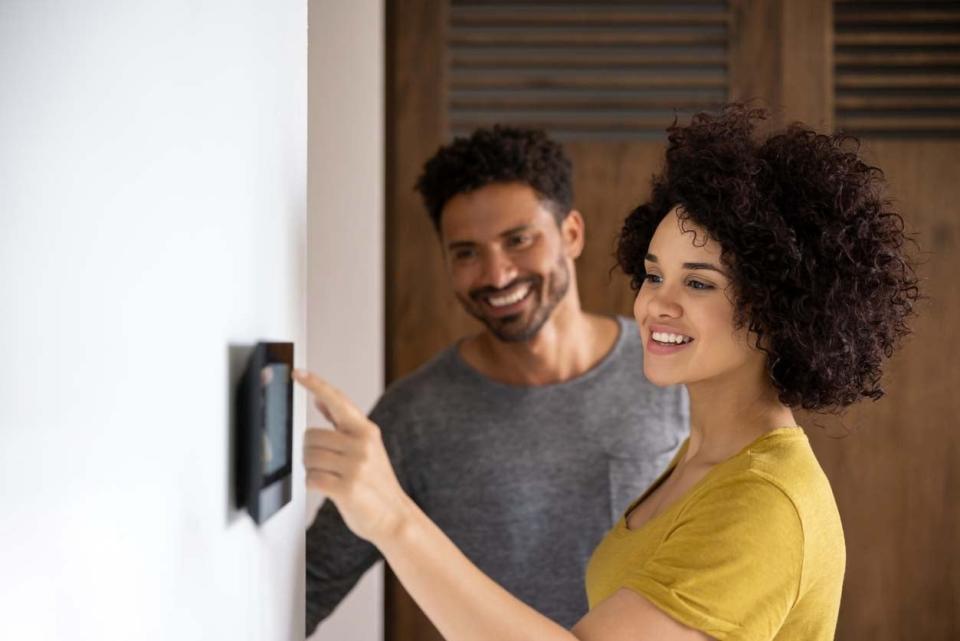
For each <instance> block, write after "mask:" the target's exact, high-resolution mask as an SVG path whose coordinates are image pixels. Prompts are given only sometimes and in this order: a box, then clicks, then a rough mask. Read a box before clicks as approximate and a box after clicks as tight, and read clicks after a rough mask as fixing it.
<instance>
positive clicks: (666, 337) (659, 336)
mask: <svg viewBox="0 0 960 641" xmlns="http://www.w3.org/2000/svg"><path fill="white" fill-rule="evenodd" d="M652 336H653V340H655V341H657V342H658V343H675V344H677V345H680V344H682V343H689V342H690V341H692V340H693V339H692V338H690V337H689V336H684V335H683V334H670V333H668V332H654V333H653V334H652Z"/></svg>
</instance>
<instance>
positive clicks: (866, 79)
mask: <svg viewBox="0 0 960 641" xmlns="http://www.w3.org/2000/svg"><path fill="white" fill-rule="evenodd" d="M875 87H879V88H887V87H889V88H891V89H900V88H902V89H907V88H914V87H925V88H927V87H929V88H937V89H956V88H960V75H958V74H953V73H951V74H945V73H939V74H922V73H916V74H910V75H906V74H869V75H868V74H862V73H849V72H848V73H838V74H837V89H840V90H843V89H850V88H875Z"/></svg>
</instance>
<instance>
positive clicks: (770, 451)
mask: <svg viewBox="0 0 960 641" xmlns="http://www.w3.org/2000/svg"><path fill="white" fill-rule="evenodd" d="M696 495H697V496H696V497H695V500H694V501H692V502H691V509H707V510H710V511H716V512H717V513H718V514H726V515H728V516H729V518H736V519H746V520H750V521H756V522H758V523H763V522H769V520H770V519H773V518H775V517H776V516H779V518H781V519H786V518H789V517H790V515H791V514H795V516H796V519H797V524H798V525H799V526H800V528H801V529H802V530H804V529H807V526H808V525H814V522H816V524H817V525H818V529H821V528H822V527H828V528H832V527H836V529H837V531H838V532H839V525H840V521H839V512H838V510H837V505H836V502H835V500H834V497H833V491H832V489H831V487H830V482H829V480H828V479H827V476H826V474H825V473H824V471H823V468H821V467H820V463H819V462H818V461H817V457H816V455H815V454H814V452H813V449H812V448H811V447H810V442H809V440H808V439H807V437H806V434H805V433H804V432H803V430H802V428H799V427H793V428H780V429H777V430H773V431H772V432H768V433H767V434H765V435H764V436H762V437H761V438H759V439H757V440H756V441H754V442H753V443H751V444H750V445H749V446H747V447H746V448H744V449H743V450H742V451H741V452H740V453H739V454H737V455H736V456H734V457H732V458H731V459H729V460H728V461H726V462H724V463H721V464H720V465H718V466H717V468H715V470H714V473H713V474H711V475H710V476H709V477H708V478H706V479H705V481H704V483H703V484H702V485H701V487H700V488H698V491H697V492H696ZM717 502H719V503H722V504H723V505H722V506H714V505H713V504H714V503H717ZM790 520H793V519H792V518H790Z"/></svg>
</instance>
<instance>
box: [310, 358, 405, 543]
mask: <svg viewBox="0 0 960 641" xmlns="http://www.w3.org/2000/svg"><path fill="white" fill-rule="evenodd" d="M293 378H294V380H296V381H297V382H298V383H300V384H301V385H302V386H303V387H305V388H306V389H307V390H308V391H309V392H310V393H311V394H313V398H314V404H315V405H316V406H317V409H319V410H320V411H321V412H323V415H324V416H325V417H326V418H327V420H329V421H330V422H331V423H332V424H333V428H334V429H332V430H331V429H327V428H311V429H308V430H307V431H306V433H305V434H304V437H303V464H304V467H306V471H307V487H308V488H311V489H315V490H319V491H321V492H323V493H324V494H326V495H327V496H328V497H329V498H330V500H332V501H333V502H334V504H335V505H336V506H337V509H338V510H339V511H340V515H341V516H342V517H343V520H344V522H345V523H346V524H347V526H348V527H349V528H350V529H351V530H352V531H353V533H354V534H356V535H357V536H359V537H362V538H364V539H367V540H368V541H370V542H371V543H373V544H374V545H378V544H379V543H380V542H382V541H384V540H386V539H388V538H389V537H391V536H393V535H394V534H396V533H397V532H398V531H399V530H400V528H401V527H402V526H403V523H404V520H405V518H406V516H407V514H408V513H409V507H410V505H411V504H412V501H411V500H410V498H409V497H408V496H407V495H406V494H405V493H404V491H403V489H402V488H401V487H400V483H399V482H398V481H397V477H396V475H395V474H394V472H393V467H392V466H391V465H390V459H389V458H388V457H387V451H386V449H384V447H383V440H382V439H381V437H380V428H379V427H377V426H376V425H375V424H374V423H373V422H372V421H370V420H369V419H368V418H367V417H366V416H365V415H364V414H363V412H361V411H360V410H359V409H358V408H357V407H356V406H355V405H354V404H353V403H352V402H350V400H349V399H348V398H347V397H346V396H344V395H343V393H341V392H340V391H339V390H337V389H335V388H334V387H333V386H331V385H330V384H329V383H327V382H326V381H324V380H323V379H321V378H320V377H319V376H316V375H315V374H312V373H310V372H307V371H304V370H294V372H293Z"/></svg>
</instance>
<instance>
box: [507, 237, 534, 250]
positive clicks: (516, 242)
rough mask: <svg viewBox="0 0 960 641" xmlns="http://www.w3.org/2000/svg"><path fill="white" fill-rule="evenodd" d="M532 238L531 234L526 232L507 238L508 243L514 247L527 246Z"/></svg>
mask: <svg viewBox="0 0 960 641" xmlns="http://www.w3.org/2000/svg"><path fill="white" fill-rule="evenodd" d="M530 240H531V239H530V236H527V235H525V234H520V235H517V236H510V237H509V238H508V239H507V245H509V246H510V247H513V248H517V247H525V246H527V245H529V244H530Z"/></svg>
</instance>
